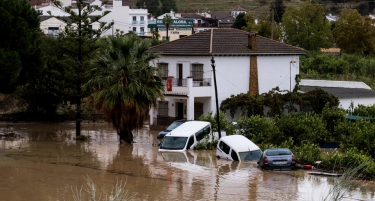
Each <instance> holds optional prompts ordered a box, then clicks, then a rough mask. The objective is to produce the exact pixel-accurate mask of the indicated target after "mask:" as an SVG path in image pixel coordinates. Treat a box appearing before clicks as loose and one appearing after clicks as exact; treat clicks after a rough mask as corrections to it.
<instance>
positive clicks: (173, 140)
mask: <svg viewBox="0 0 375 201" xmlns="http://www.w3.org/2000/svg"><path fill="white" fill-rule="evenodd" d="M187 140H188V138H187V137H172V136H165V137H164V139H163V142H162V143H161V145H160V149H183V148H184V147H185V145H186V141H187Z"/></svg>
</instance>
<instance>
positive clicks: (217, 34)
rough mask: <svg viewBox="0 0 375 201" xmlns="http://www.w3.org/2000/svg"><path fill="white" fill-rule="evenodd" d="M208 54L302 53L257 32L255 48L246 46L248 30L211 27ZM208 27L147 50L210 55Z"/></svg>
mask: <svg viewBox="0 0 375 201" xmlns="http://www.w3.org/2000/svg"><path fill="white" fill-rule="evenodd" d="M212 31H213V34H212V36H213V37H212V55H264V54H284V55H285V54H288V55H301V54H306V51H305V50H304V49H302V48H298V47H294V46H291V45H288V44H285V43H281V42H278V41H275V40H271V39H269V38H265V37H262V36H257V51H254V50H251V49H250V48H249V47H248V46H247V44H248V43H247V41H248V34H249V33H247V32H245V31H241V30H238V29H232V28H225V29H223V28H222V29H212ZM210 44H211V30H207V31H203V32H200V33H197V34H193V35H191V36H188V37H184V38H181V39H178V40H175V41H172V42H169V43H165V44H161V45H158V46H154V47H151V48H150V50H149V51H150V52H155V53H156V52H157V53H160V54H162V55H211V53H210Z"/></svg>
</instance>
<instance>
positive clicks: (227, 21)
mask: <svg viewBox="0 0 375 201" xmlns="http://www.w3.org/2000/svg"><path fill="white" fill-rule="evenodd" d="M211 18H212V19H215V20H217V25H218V27H223V28H230V27H232V25H233V23H234V21H235V20H236V18H234V17H233V16H232V15H231V14H230V13H226V12H211Z"/></svg>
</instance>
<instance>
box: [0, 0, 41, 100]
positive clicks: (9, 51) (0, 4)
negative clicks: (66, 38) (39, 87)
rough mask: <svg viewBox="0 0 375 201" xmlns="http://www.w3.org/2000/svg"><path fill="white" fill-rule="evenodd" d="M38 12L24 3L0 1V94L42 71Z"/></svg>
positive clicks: (7, 91) (15, 0)
mask: <svg viewBox="0 0 375 201" xmlns="http://www.w3.org/2000/svg"><path fill="white" fill-rule="evenodd" d="M39 15H40V13H39V12H37V11H35V10H34V9H33V8H32V7H31V6H30V4H29V3H28V2H27V1H25V0H12V1H9V0H0V21H1V23H0V38H1V39H0V92H1V93H11V92H13V91H14V89H15V87H16V86H17V85H19V84H25V83H26V82H27V81H28V80H29V79H30V78H32V77H35V76H36V75H37V74H38V73H39V72H40V70H41V69H42V68H43V61H42V50H41V47H40V43H41V42H40V37H41V35H42V33H41V31H40V28H39V27H40V19H39Z"/></svg>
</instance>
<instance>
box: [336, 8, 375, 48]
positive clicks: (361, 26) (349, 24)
mask: <svg viewBox="0 0 375 201" xmlns="http://www.w3.org/2000/svg"><path fill="white" fill-rule="evenodd" d="M372 21H373V20H371V19H370V18H368V17H367V18H365V21H364V22H363V21H362V16H361V15H360V14H359V13H358V12H357V10H355V9H346V10H343V11H342V12H341V14H340V17H339V18H338V20H337V22H336V27H335V28H334V29H333V34H334V36H335V39H336V41H337V45H338V46H339V47H340V48H341V50H342V51H343V52H345V53H357V54H362V53H364V52H366V51H367V52H368V51H373V44H372V42H371V41H373V40H374V38H375V35H373V34H374V28H373V26H372V24H373V22H372Z"/></svg>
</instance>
